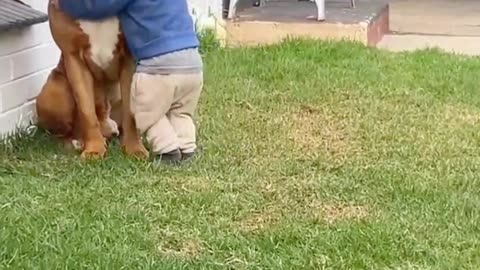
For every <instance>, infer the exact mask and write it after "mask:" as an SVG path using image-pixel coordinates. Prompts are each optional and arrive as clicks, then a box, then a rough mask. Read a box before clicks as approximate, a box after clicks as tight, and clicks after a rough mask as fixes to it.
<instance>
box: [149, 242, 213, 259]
mask: <svg viewBox="0 0 480 270" xmlns="http://www.w3.org/2000/svg"><path fill="white" fill-rule="evenodd" d="M203 250H204V248H203V245H202V243H201V242H200V241H198V240H196V239H190V240H185V241H181V242H174V243H171V242H167V243H165V244H163V245H160V246H159V247H158V251H159V252H160V254H161V255H162V256H165V257H173V258H181V259H195V258H198V257H199V256H200V255H201V253H202V251H203Z"/></svg>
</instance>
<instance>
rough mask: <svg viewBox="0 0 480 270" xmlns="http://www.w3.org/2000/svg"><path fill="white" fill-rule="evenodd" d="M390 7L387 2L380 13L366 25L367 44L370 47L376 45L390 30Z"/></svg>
mask: <svg viewBox="0 0 480 270" xmlns="http://www.w3.org/2000/svg"><path fill="white" fill-rule="evenodd" d="M389 15H390V7H389V5H388V4H387V6H385V7H384V8H383V9H382V11H381V12H380V14H378V15H377V16H376V17H375V18H374V19H373V20H372V21H370V23H369V24H368V27H367V45H368V46H370V47H375V46H377V43H378V42H380V40H382V38H383V36H384V35H385V34H387V33H388V32H389V31H390V23H389V21H390V18H389V17H390V16H389Z"/></svg>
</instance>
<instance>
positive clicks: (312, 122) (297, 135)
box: [287, 106, 361, 163]
mask: <svg viewBox="0 0 480 270" xmlns="http://www.w3.org/2000/svg"><path fill="white" fill-rule="evenodd" d="M287 118H288V119H290V121H291V122H292V125H293V126H292V128H291V130H290V138H291V140H293V142H294V144H295V146H296V148H297V149H298V150H299V151H301V152H302V153H303V154H306V155H309V156H311V155H313V156H320V155H321V156H325V157H326V158H328V160H329V161H332V162H336V163H343V162H344V161H345V160H346V159H348V158H351V157H352V156H356V155H358V154H359V153H360V152H361V147H360V143H359V141H358V139H357V138H356V137H355V125H354V124H355V120H354V119H353V118H352V117H351V116H350V115H348V114H347V113H346V112H345V113H336V112H334V111H332V110H331V108H328V107H323V108H315V107H311V106H303V107H302V108H301V110H299V111H297V112H294V113H292V114H290V115H288V116H287Z"/></svg>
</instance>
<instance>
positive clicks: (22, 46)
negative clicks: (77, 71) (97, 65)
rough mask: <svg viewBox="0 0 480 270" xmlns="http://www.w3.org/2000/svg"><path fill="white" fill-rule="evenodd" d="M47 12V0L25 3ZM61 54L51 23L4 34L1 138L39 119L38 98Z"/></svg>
mask: <svg viewBox="0 0 480 270" xmlns="http://www.w3.org/2000/svg"><path fill="white" fill-rule="evenodd" d="M25 3H27V4H31V5H32V7H34V8H36V9H39V10H41V11H44V12H46V8H47V6H46V5H47V0H30V1H25ZM59 56H60V52H59V50H58V49H57V47H56V45H55V44H54V43H53V41H52V38H51V35H50V29H49V27H48V23H42V24H36V25H33V26H30V27H26V28H23V29H17V30H13V31H9V32H4V33H0V136H2V137H3V136H4V135H7V134H10V133H12V132H14V131H15V130H16V129H17V128H23V127H25V126H26V125H28V124H29V123H30V122H31V121H34V119H35V97H36V96H37V94H38V92H39V91H40V89H41V87H42V86H43V84H44V83H45V80H46V78H47V76H48V74H49V72H50V70H51V69H52V67H53V66H54V65H56V64H57V62H58V59H59Z"/></svg>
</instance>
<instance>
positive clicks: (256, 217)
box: [236, 207, 282, 233]
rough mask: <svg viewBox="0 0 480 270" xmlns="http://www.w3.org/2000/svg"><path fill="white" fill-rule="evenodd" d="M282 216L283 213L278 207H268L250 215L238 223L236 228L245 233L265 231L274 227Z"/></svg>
mask: <svg viewBox="0 0 480 270" xmlns="http://www.w3.org/2000/svg"><path fill="white" fill-rule="evenodd" d="M281 216H282V213H281V211H280V210H279V209H278V208H276V207H266V208H265V209H261V210H258V211H254V212H252V213H250V214H248V215H247V216H246V217H244V218H242V219H241V220H239V221H238V222H236V227H237V228H238V229H239V230H240V231H241V232H244V233H252V232H258V231H263V230H265V229H267V228H271V227H273V226H274V225H275V224H277V223H278V221H279V220H280V218H281Z"/></svg>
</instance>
